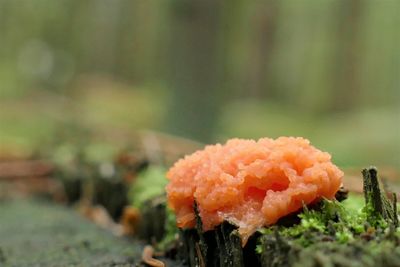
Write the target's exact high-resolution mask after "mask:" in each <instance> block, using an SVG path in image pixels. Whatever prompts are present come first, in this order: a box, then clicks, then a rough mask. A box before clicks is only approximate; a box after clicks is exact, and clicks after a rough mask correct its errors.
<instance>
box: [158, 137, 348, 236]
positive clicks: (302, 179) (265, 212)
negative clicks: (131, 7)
mask: <svg viewBox="0 0 400 267" xmlns="http://www.w3.org/2000/svg"><path fill="white" fill-rule="evenodd" d="M167 177H168V179H169V184H168V185H167V187H166V191H167V197H168V203H169V205H170V207H171V208H172V209H173V210H174V212H175V214H176V217H177V224H178V226H179V227H181V228H191V227H194V225H195V215H194V208H193V205H194V201H196V202H197V205H198V208H199V214H200V218H201V220H202V223H203V230H204V231H207V230H211V229H213V228H214V227H215V226H217V225H219V224H220V223H222V221H224V220H227V221H229V222H231V223H232V224H234V225H236V226H237V227H238V228H239V233H240V234H241V236H242V241H243V242H244V243H245V242H246V240H247V239H248V237H249V236H250V235H252V234H253V233H254V232H255V231H256V230H257V229H258V228H260V227H262V226H268V225H271V224H274V223H276V222H277V220H278V219H279V218H281V217H283V216H285V215H288V214H290V213H292V212H295V211H298V210H299V209H301V208H302V206H303V203H304V204H309V203H311V202H313V201H315V200H317V199H320V198H321V197H325V198H328V199H331V198H334V196H335V193H336V192H337V191H338V189H339V187H340V185H341V180H342V177H343V172H342V171H341V170H339V168H338V167H336V166H335V165H334V164H332V162H331V156H330V155H329V154H328V153H326V152H322V151H320V150H318V149H316V148H315V147H313V146H312V145H310V142H309V141H308V140H307V139H304V138H294V137H280V138H278V139H276V140H274V139H269V138H262V139H260V140H258V141H254V140H244V139H231V140H229V141H228V142H227V143H226V144H225V145H220V144H216V145H210V146H206V147H205V149H204V150H201V151H197V152H195V153H194V154H192V155H189V156H186V157H185V158H184V159H181V160H179V161H178V162H176V163H175V165H174V166H173V167H172V168H171V169H170V170H169V171H168V173H167Z"/></svg>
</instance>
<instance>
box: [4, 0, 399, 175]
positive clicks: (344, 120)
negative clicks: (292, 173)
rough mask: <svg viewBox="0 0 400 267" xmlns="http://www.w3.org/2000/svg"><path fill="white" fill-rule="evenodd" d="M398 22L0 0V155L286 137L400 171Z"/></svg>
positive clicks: (355, 0)
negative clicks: (142, 139)
mask: <svg viewBox="0 0 400 267" xmlns="http://www.w3.org/2000/svg"><path fill="white" fill-rule="evenodd" d="M399 25H400V2H399V1H396V0H381V1H378V0H370V1H368V0H365V1H361V0H326V1H322V0H314V1H313V0H286V1H277V0H265V1H245V0H233V1H219V0H202V1H184V0H165V1H161V0H160V1H156V0H154V1H146V0H74V1H73V0H57V1H54V0H35V1H31V0H0V150H2V151H3V153H11V152H12V153H22V154H24V153H33V152H32V151H36V150H38V149H41V148H43V147H46V146H50V145H51V144H53V145H54V144H55V143H58V142H64V140H65V138H67V137H68V138H71V136H72V138H73V139H78V140H79V139H80V138H81V136H84V135H87V132H90V133H91V134H90V136H91V138H93V139H96V140H97V142H99V143H104V142H108V143H115V146H119V147H124V146H128V144H130V143H134V141H135V140H133V139H134V138H133V137H130V135H129V134H126V133H135V132H138V131H143V130H146V129H147V130H152V131H155V132H161V133H167V134H170V135H174V136H181V137H185V138H188V139H190V140H195V141H199V142H203V143H213V142H224V141H225V140H226V139H228V138H232V137H242V138H260V137H278V136H281V135H290V136H304V137H307V138H309V139H310V140H311V141H312V143H313V144H314V145H316V146H317V147H319V148H321V149H324V150H326V151H329V152H331V153H332V154H333V157H334V160H335V162H336V163H338V164H339V165H341V166H365V165H369V164H376V165H379V166H392V167H394V168H398V167H399V166H400V31H399ZM66 136H67V137H66ZM132 136H133V135H132ZM85 142H86V141H85ZM10 151H11V152H10ZM16 151H17V152H16Z"/></svg>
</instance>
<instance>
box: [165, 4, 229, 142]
mask: <svg viewBox="0 0 400 267" xmlns="http://www.w3.org/2000/svg"><path fill="white" fill-rule="evenodd" d="M221 11H222V5H221V1H218V0H206V1H205V0H196V1H184V0H175V1H173V2H172V5H171V25H170V27H171V30H170V36H169V38H170V42H169V51H168V54H169V56H170V58H169V60H168V62H167V64H166V68H167V72H168V74H167V75H166V77H167V79H168V80H169V86H170V90H171V91H172V92H171V93H172V94H171V100H172V102H171V105H170V109H169V113H168V114H167V116H168V119H167V123H168V125H167V128H168V129H169V131H171V132H172V133H175V134H178V135H182V136H186V137H192V138H196V139H198V140H201V141H209V140H211V138H212V133H213V130H214V127H215V123H216V119H217V114H218V110H219V107H220V105H221V102H222V98H221V96H222V95H221V92H222V91H223V90H221V89H222V88H221V87H222V86H221V84H222V83H221V73H222V66H223V63H222V61H223V60H222V59H221V58H220V54H219V52H220V51H219V48H220V42H219V33H220V32H219V28H220V23H221V19H220V18H221Z"/></svg>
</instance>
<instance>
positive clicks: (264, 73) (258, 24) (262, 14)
mask: <svg viewBox="0 0 400 267" xmlns="http://www.w3.org/2000/svg"><path fill="white" fill-rule="evenodd" d="M278 4H279V2H277V1H274V0H272V1H263V2H260V3H259V2H257V4H255V8H254V9H255V10H254V16H253V17H252V23H251V25H253V26H254V33H253V40H254V43H253V45H252V46H253V49H251V50H250V51H249V52H250V62H249V68H248V85H249V88H244V90H245V93H246V94H249V95H250V96H253V97H256V98H259V97H276V96H277V95H278V94H279V91H278V90H277V89H276V88H275V84H274V81H273V70H272V69H271V62H272V55H273V49H274V42H275V33H276V19H277V16H278ZM249 89H250V90H249Z"/></svg>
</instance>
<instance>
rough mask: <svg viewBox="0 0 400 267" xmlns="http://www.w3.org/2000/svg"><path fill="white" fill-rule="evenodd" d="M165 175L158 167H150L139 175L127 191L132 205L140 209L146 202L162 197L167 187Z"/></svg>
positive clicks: (162, 169)
mask: <svg viewBox="0 0 400 267" xmlns="http://www.w3.org/2000/svg"><path fill="white" fill-rule="evenodd" d="M165 173H166V170H165V169H164V168H163V167H160V166H150V167H148V168H147V169H146V170H144V171H142V172H141V173H139V175H138V176H137V177H136V179H135V181H134V182H133V183H132V185H131V187H130V190H129V199H130V202H131V203H132V205H133V206H135V207H138V208H141V207H142V205H143V204H144V203H145V202H146V201H147V200H150V199H152V198H154V197H157V196H160V195H163V194H164V193H165V186H166V185H167V178H166V177H165Z"/></svg>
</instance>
